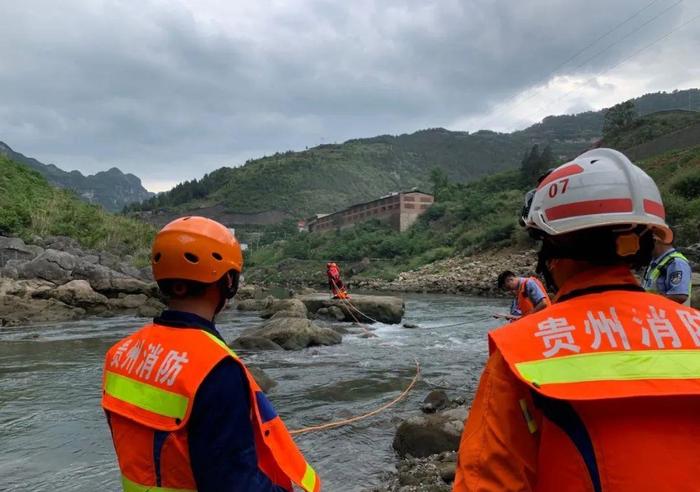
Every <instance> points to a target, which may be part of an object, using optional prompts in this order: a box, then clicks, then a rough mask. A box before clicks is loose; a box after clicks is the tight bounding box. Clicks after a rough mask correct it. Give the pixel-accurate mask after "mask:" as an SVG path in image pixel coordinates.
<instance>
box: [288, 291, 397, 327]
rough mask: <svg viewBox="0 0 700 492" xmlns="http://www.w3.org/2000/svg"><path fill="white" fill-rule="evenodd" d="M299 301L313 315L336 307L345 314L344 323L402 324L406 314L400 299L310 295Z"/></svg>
mask: <svg viewBox="0 0 700 492" xmlns="http://www.w3.org/2000/svg"><path fill="white" fill-rule="evenodd" d="M298 299H299V300H300V301H301V302H303V303H304V305H306V308H307V309H308V310H309V312H311V313H314V314H315V313H316V312H318V310H319V309H322V308H330V307H336V308H338V309H340V310H341V311H342V312H343V313H344V314H345V318H344V321H355V320H357V321H360V322H363V323H373V322H375V321H377V322H380V323H387V324H398V323H401V318H402V317H403V314H404V310H405V307H404V302H403V299H401V298H400V297H392V296H364V295H353V296H352V298H351V299H350V300H349V301H348V300H343V299H331V298H329V296H328V294H322V293H317V294H310V295H305V296H299V297H298Z"/></svg>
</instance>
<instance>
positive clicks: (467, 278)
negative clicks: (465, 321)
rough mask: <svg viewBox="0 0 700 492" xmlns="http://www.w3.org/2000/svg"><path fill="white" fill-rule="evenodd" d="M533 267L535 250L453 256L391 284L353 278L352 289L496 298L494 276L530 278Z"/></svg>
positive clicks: (398, 278) (377, 280)
mask: <svg viewBox="0 0 700 492" xmlns="http://www.w3.org/2000/svg"><path fill="white" fill-rule="evenodd" d="M536 266H537V253H536V251H535V250H527V251H512V250H501V251H494V252H489V253H483V254H477V255H473V256H456V257H453V258H447V259H445V260H440V261H436V262H434V263H431V264H429V265H425V266H423V267H421V268H419V269H417V270H413V271H407V272H403V273H400V274H399V275H398V276H397V277H396V278H395V279H394V280H392V281H385V280H381V279H362V278H359V277H357V278H353V279H352V280H351V281H350V283H351V285H352V287H353V288H355V289H358V288H359V289H366V290H373V291H394V292H424V293H428V292H431V293H442V294H458V293H459V294H466V295H471V296H489V297H498V296H502V295H504V294H503V292H501V291H499V290H498V288H497V285H496V280H497V278H498V274H499V273H501V272H502V271H503V270H511V271H513V272H515V273H516V274H517V275H533V274H534V273H535V267H536Z"/></svg>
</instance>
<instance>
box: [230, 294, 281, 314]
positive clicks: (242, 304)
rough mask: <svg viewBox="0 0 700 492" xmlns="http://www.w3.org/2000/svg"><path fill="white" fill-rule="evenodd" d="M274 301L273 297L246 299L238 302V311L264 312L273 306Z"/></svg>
mask: <svg viewBox="0 0 700 492" xmlns="http://www.w3.org/2000/svg"><path fill="white" fill-rule="evenodd" d="M274 300H275V299H274V298H273V297H271V296H268V297H266V298H265V299H244V300H242V301H237V302H236V309H238V310H239V311H262V310H263V309H266V308H267V307H269V306H271V305H272V303H273V302H274Z"/></svg>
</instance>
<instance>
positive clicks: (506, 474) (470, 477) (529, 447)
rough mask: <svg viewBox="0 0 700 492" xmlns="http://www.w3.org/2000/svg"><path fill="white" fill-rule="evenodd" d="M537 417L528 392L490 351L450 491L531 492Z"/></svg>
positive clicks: (533, 483) (533, 478) (535, 453)
mask: <svg viewBox="0 0 700 492" xmlns="http://www.w3.org/2000/svg"><path fill="white" fill-rule="evenodd" d="M541 418H542V417H541V415H540V414H539V412H537V411H536V410H535V408H534V405H533V403H532V397H531V396H530V392H529V390H528V388H527V387H526V386H525V385H524V384H523V383H521V382H520V381H519V380H517V379H516V378H515V376H514V375H513V373H512V372H511V371H510V369H509V368H508V365H507V364H506V362H505V360H504V359H503V356H502V355H501V354H500V352H498V351H494V352H493V354H492V355H491V357H490V358H489V360H488V362H487V363H486V368H485V369H484V372H483V374H482V375H481V381H480V382H479V388H478V390H477V393H476V397H475V398H474V402H473V403H472V408H471V410H470V412H469V416H468V417H467V420H466V422H465V426H464V432H463V433H462V439H461V441H460V445H459V455H458V459H457V473H456V476H455V482H454V487H453V489H452V490H453V492H477V491H478V492H504V491H508V492H511V491H530V490H533V489H534V487H535V475H536V471H537V452H538V444H539V427H540V424H541Z"/></svg>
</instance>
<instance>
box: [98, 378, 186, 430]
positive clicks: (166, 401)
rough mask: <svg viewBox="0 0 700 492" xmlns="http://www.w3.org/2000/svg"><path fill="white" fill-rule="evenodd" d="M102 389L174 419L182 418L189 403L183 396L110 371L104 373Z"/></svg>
mask: <svg viewBox="0 0 700 492" xmlns="http://www.w3.org/2000/svg"><path fill="white" fill-rule="evenodd" d="M104 389H105V392H106V393H107V394H108V395H110V396H112V397H114V398H117V399H118V400H122V401H125V402H127V403H130V404H131V405H134V406H136V407H139V408H142V409H144V410H148V411H149V412H153V413H157V414H158V415H162V416H164V417H171V418H174V419H180V420H182V419H183V418H184V417H185V414H186V413H187V407H188V405H189V399H188V398H187V397H185V396H182V395H179V394H177V393H173V392H172V391H166V390H164V389H160V388H158V387H157V386H153V385H151V384H146V383H143V382H141V381H138V380H136V379H132V378H129V377H126V376H122V375H120V374H116V373H114V372H110V371H107V372H106V373H105V385H104Z"/></svg>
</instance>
